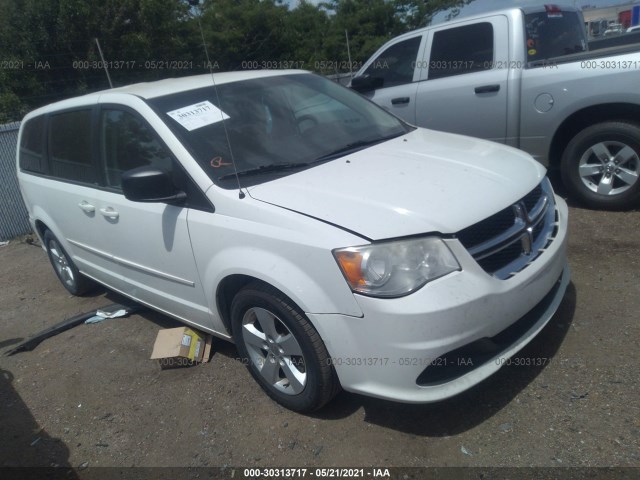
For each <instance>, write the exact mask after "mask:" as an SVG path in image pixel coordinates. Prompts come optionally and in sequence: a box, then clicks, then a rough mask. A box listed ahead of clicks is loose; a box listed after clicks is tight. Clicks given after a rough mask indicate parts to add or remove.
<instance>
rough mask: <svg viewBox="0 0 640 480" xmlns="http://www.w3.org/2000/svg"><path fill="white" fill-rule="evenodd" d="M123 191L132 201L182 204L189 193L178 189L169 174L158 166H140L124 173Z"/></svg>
mask: <svg viewBox="0 0 640 480" xmlns="http://www.w3.org/2000/svg"><path fill="white" fill-rule="evenodd" d="M122 191H123V193H124V196H125V198H126V199H127V200H131V201H132V202H145V203H154V202H163V203H169V204H180V203H182V202H184V201H185V200H186V199H187V194H186V193H184V192H182V191H179V190H176V187H174V186H173V182H172V181H171V178H170V177H169V174H168V173H167V172H165V171H164V170H160V169H159V168H156V167H148V166H147V167H139V168H134V169H132V170H127V171H126V172H124V173H123V174H122Z"/></svg>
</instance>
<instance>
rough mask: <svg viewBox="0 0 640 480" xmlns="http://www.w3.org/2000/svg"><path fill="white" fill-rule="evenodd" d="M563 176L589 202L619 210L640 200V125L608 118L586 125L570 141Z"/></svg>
mask: <svg viewBox="0 0 640 480" xmlns="http://www.w3.org/2000/svg"><path fill="white" fill-rule="evenodd" d="M561 173H562V180H563V182H564V184H565V186H566V187H567V189H568V190H569V191H570V193H571V194H573V196H574V197H575V198H576V199H577V200H579V201H581V202H582V203H584V204H585V205H587V206H589V207H592V208H598V209H609V210H619V209H624V208H629V207H632V206H635V205H636V204H637V203H638V201H639V200H640V181H639V177H640V127H638V126H637V125H634V124H631V123H625V122H604V123H599V124H596V125H592V126H591V127H588V128H585V129H584V130H583V131H581V132H580V133H578V134H577V135H576V136H575V137H574V138H573V139H572V140H571V141H570V142H569V144H568V145H567V148H566V150H565V151H564V154H563V156H562V163H561Z"/></svg>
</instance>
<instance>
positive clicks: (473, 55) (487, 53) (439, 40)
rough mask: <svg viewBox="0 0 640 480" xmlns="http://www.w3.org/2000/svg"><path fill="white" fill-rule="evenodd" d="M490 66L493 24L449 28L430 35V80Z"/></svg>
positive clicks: (489, 67)
mask: <svg viewBox="0 0 640 480" xmlns="http://www.w3.org/2000/svg"><path fill="white" fill-rule="evenodd" d="M492 67H493V25H491V24H490V23H489V22H483V23H476V24H474V25H466V26H464V27H456V28H449V29H445V30H441V31H439V32H436V33H435V34H434V35H433V45H432V47H431V57H430V59H429V80H433V79H437V78H444V77H451V76H453V75H463V74H465V73H472V72H478V71H482V70H491V68H492Z"/></svg>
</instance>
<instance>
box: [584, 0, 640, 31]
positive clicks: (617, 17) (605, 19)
mask: <svg viewBox="0 0 640 480" xmlns="http://www.w3.org/2000/svg"><path fill="white" fill-rule="evenodd" d="M582 13H583V15H584V21H585V24H586V25H587V31H588V32H589V35H590V36H591V37H599V36H602V35H604V33H605V31H607V30H618V31H620V32H624V30H625V29H627V28H629V27H632V26H634V25H638V24H639V23H640V3H638V2H629V3H621V4H620V5H614V6H610V7H600V8H595V7H591V6H589V5H585V6H583V7H582ZM618 25H619V27H618Z"/></svg>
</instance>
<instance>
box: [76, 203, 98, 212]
mask: <svg viewBox="0 0 640 480" xmlns="http://www.w3.org/2000/svg"><path fill="white" fill-rule="evenodd" d="M78 206H79V207H80V209H81V210H82V211H83V212H85V213H93V212H95V211H96V207H94V206H93V205H91V204H90V203H89V202H87V201H86V200H83V201H81V202H80V203H79V204H78Z"/></svg>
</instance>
